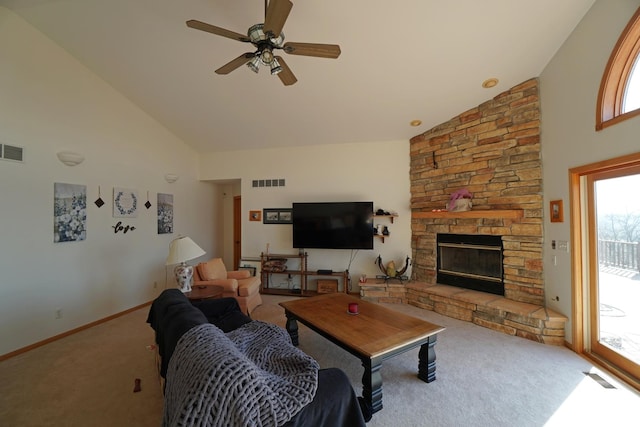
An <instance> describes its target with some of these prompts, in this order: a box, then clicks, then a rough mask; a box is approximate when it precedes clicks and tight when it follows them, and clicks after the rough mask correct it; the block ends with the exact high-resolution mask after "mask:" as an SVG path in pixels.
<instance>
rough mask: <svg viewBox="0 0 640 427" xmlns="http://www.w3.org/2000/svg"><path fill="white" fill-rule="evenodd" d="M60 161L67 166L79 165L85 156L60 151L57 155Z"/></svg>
mask: <svg viewBox="0 0 640 427" xmlns="http://www.w3.org/2000/svg"><path fill="white" fill-rule="evenodd" d="M56 155H57V156H58V160H60V161H61V162H62V163H64V164H65V165H67V166H75V165H79V164H80V163H82V162H83V161H84V156H83V155H82V154H80V153H74V152H73V151H59V152H58V153H57V154H56Z"/></svg>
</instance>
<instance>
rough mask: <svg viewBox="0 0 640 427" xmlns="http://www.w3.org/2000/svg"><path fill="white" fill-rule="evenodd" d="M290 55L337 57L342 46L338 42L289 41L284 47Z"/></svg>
mask: <svg viewBox="0 0 640 427" xmlns="http://www.w3.org/2000/svg"><path fill="white" fill-rule="evenodd" d="M283 49H284V51H285V52H287V53H288V54H290V55H304V56H317V57H319V58H333V59H335V58H337V57H338V56H340V53H341V52H340V46H338V45H337V44H320V43H295V42H287V43H285V44H284V47H283Z"/></svg>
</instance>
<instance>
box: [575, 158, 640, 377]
mask: <svg viewBox="0 0 640 427" xmlns="http://www.w3.org/2000/svg"><path fill="white" fill-rule="evenodd" d="M571 181H572V186H571V187H572V188H571V191H572V194H571V196H572V197H571V199H572V201H571V209H572V211H571V218H572V236H573V244H574V248H576V249H577V250H576V251H574V255H573V271H574V278H575V280H574V297H575V298H574V334H573V336H574V345H575V346H576V348H575V350H576V351H578V352H582V353H585V354H586V355H587V356H589V357H591V358H594V359H596V360H597V361H599V362H601V363H603V364H604V365H606V366H608V367H610V368H611V369H612V370H614V371H616V372H618V373H621V374H622V376H623V377H625V378H626V379H628V380H630V382H631V383H634V384H635V385H636V386H637V385H638V384H640V198H639V197H636V196H635V194H636V191H634V190H636V189H637V188H640V154H635V155H631V156H625V157H621V158H618V159H613V160H610V161H606V162H600V163H597V164H593V165H588V166H585V167H581V168H576V169H572V170H571Z"/></svg>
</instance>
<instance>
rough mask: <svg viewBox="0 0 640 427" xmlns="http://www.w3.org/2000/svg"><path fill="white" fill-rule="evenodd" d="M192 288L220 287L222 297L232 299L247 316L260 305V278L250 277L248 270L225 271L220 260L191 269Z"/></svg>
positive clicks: (202, 263)
mask: <svg viewBox="0 0 640 427" xmlns="http://www.w3.org/2000/svg"><path fill="white" fill-rule="evenodd" d="M193 270H194V271H193V284H194V286H203V285H204V286H210V285H215V286H221V287H222V288H223V289H224V290H223V293H222V296H223V297H233V298H235V299H236V300H237V301H238V304H239V305H240V309H241V310H242V312H243V313H246V314H247V315H249V314H251V312H252V311H253V309H254V308H256V307H257V306H259V305H260V304H262V297H261V296H260V278H259V277H257V276H252V275H251V273H249V271H248V270H231V271H227V268H226V267H225V266H224V263H223V262H222V259H221V258H213V259H212V260H210V261H207V262H201V263H200V264H198V265H197V266H196V268H194V269H193Z"/></svg>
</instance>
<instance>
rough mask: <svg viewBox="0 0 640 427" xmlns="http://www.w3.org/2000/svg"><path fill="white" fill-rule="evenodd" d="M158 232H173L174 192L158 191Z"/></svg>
mask: <svg viewBox="0 0 640 427" xmlns="http://www.w3.org/2000/svg"><path fill="white" fill-rule="evenodd" d="M156 206H157V207H158V234H171V233H173V194H163V193H158V203H156Z"/></svg>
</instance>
